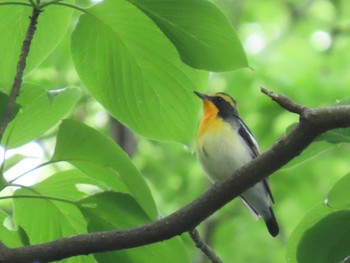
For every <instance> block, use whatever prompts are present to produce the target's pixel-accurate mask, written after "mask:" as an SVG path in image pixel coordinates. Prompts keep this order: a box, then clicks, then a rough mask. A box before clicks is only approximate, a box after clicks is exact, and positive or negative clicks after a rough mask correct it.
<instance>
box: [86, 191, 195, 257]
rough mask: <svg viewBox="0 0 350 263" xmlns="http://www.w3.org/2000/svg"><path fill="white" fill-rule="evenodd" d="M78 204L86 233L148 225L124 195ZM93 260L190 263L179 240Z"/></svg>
mask: <svg viewBox="0 0 350 263" xmlns="http://www.w3.org/2000/svg"><path fill="white" fill-rule="evenodd" d="M80 204H81V212H82V213H83V214H84V216H85V217H86V218H87V221H88V222H89V225H88V228H89V231H90V232H96V231H106V230H116V229H126V228H130V227H135V226H139V225H141V224H145V223H148V222H150V219H149V217H148V216H147V215H146V214H145V213H144V211H143V209H142V208H141V207H140V206H139V205H138V203H137V202H136V201H135V199H134V198H132V197H131V196H130V195H127V194H121V193H101V194H97V195H94V196H91V197H88V198H86V199H84V200H82V201H81V202H80ZM155 255H156V256H155ZM95 257H96V259H98V262H99V263H104V262H106V263H109V262H152V263H158V262H159V263H163V262H167V263H178V262H184V263H185V262H190V259H189V257H188V255H187V251H186V249H185V247H184V245H183V243H182V241H181V239H180V238H179V237H175V238H172V239H170V240H167V241H164V242H160V243H156V244H152V245H148V246H143V247H139V248H134V249H128V250H122V251H117V252H110V253H102V254H96V255H95Z"/></svg>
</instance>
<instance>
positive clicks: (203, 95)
mask: <svg viewBox="0 0 350 263" xmlns="http://www.w3.org/2000/svg"><path fill="white" fill-rule="evenodd" d="M193 93H194V94H196V95H197V96H198V97H200V98H201V99H202V100H204V99H208V95H207V94H203V93H200V92H198V91H193Z"/></svg>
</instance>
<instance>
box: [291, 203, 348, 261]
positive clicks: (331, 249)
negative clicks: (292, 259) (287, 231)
mask: <svg viewBox="0 0 350 263" xmlns="http://www.w3.org/2000/svg"><path fill="white" fill-rule="evenodd" d="M349 244H350V210H343V211H338V212H334V213H331V214H329V215H327V216H325V217H324V218H322V219H321V220H320V221H318V222H317V223H316V224H315V225H313V226H312V227H310V228H309V229H307V230H306V231H305V233H304V235H303V236H302V238H301V240H300V241H299V244H298V251H297V260H298V263H310V262H317V263H330V262H341V261H342V260H343V259H345V258H346V257H348V256H349V255H350V245H349Z"/></svg>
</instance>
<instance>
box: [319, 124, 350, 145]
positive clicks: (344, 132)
mask: <svg viewBox="0 0 350 263" xmlns="http://www.w3.org/2000/svg"><path fill="white" fill-rule="evenodd" d="M317 140H318V141H321V140H323V141H327V142H330V143H334V144H339V143H344V142H345V143H349V142H350V129H349V128H340V129H334V130H330V131H327V132H325V133H323V134H321V135H320V136H319V137H318V138H317Z"/></svg>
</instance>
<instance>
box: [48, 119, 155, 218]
mask: <svg viewBox="0 0 350 263" xmlns="http://www.w3.org/2000/svg"><path fill="white" fill-rule="evenodd" d="M52 161H53V162H56V161H67V162H70V163H71V164H73V165H74V166H76V167H77V168H79V169H81V170H82V171H85V172H86V171H87V170H89V168H91V167H93V168H94V167H95V168H96V167H97V166H100V169H101V168H104V169H106V170H111V171H113V173H104V175H103V178H100V177H99V176H100V175H99V173H96V174H90V175H91V176H95V179H96V180H103V179H106V181H105V183H106V184H108V185H110V186H111V187H112V186H113V185H117V186H118V187H122V186H123V185H124V187H125V188H124V189H122V190H123V191H126V190H127V191H128V192H129V193H130V194H131V195H132V196H133V197H134V198H135V199H136V200H137V202H138V203H139V204H140V206H141V207H142V208H143V209H144V210H145V211H146V213H147V214H148V216H149V217H150V218H152V219H155V218H156V217H157V209H156V206H155V203H154V200H153V198H152V195H151V192H150V190H149V188H148V186H147V184H146V182H145V180H144V178H143V177H142V176H141V174H140V173H139V171H138V170H137V169H136V167H135V166H134V165H133V164H132V162H131V161H130V159H129V157H128V156H127V155H126V153H124V152H123V150H122V149H121V148H120V147H119V146H118V145H117V144H116V143H115V142H114V141H113V140H112V139H111V138H109V137H107V136H106V135H104V134H102V133H100V132H98V131H96V130H94V129H92V128H90V127H88V126H86V125H85V124H82V123H79V122H77V121H73V120H64V121H63V122H62V124H61V125H60V127H59V131H58V135H57V142H56V147H55V152H54V155H53V157H52ZM91 164H94V166H92V165H91ZM113 174H114V175H115V177H111V175H113ZM115 181H121V183H116V182H115ZM114 190H116V191H118V190H119V189H114Z"/></svg>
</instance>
